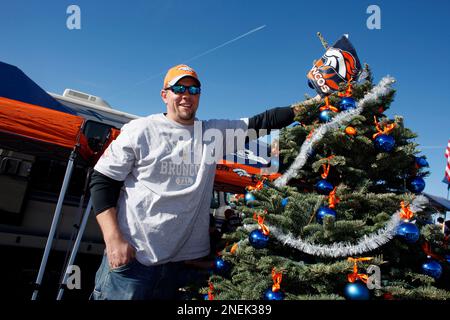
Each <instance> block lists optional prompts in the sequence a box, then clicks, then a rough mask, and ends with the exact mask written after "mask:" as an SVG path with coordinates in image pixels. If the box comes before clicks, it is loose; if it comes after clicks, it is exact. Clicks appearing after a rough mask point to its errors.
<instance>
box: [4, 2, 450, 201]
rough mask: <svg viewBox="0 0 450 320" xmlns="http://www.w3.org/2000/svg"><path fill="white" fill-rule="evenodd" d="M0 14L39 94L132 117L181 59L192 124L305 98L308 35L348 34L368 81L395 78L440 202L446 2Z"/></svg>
mask: <svg viewBox="0 0 450 320" xmlns="http://www.w3.org/2000/svg"><path fill="white" fill-rule="evenodd" d="M71 4H75V5H78V6H79V7H80V9H81V30H69V29H68V28H67V27H66V20H67V18H68V16H69V15H68V14H67V13H66V9H67V7H68V6H69V5H71ZM372 4H376V5H378V6H379V7H380V9H381V29H380V30H369V29H368V28H367V26H366V20H367V19H368V17H369V14H367V13H366V9H367V7H368V6H369V5H372ZM0 8H1V9H0V35H1V39H2V44H1V46H0V48H1V50H0V60H1V61H3V62H6V63H10V64H13V65H16V66H18V67H19V68H21V69H22V70H23V71H24V72H25V73H27V74H28V75H29V76H30V77H31V78H32V79H33V80H35V81H36V82H37V83H38V84H39V85H41V86H42V87H43V88H44V89H45V90H47V91H50V92H55V93H59V94H61V93H62V92H63V90H64V89H65V88H73V89H77V90H80V91H83V92H88V93H91V94H94V95H97V96H100V97H102V98H104V99H105V100H106V101H108V102H109V103H110V104H111V105H112V106H113V107H114V108H117V109H120V110H123V111H126V112H129V113H133V114H137V115H141V116H144V115H147V114H151V113H156V112H161V111H163V110H164V109H165V106H164V105H163V103H162V101H161V99H160V97H159V90H160V88H161V86H162V78H163V76H164V73H165V71H166V70H167V69H168V68H169V67H171V66H173V65H175V64H178V63H183V62H186V61H188V60H189V64H190V65H191V66H192V67H193V68H194V69H196V71H197V72H198V73H199V75H200V77H201V80H202V87H203V92H202V98H201V103H200V109H199V113H198V116H199V118H203V119H207V118H240V117H246V116H251V115H254V114H256V113H259V112H262V111H264V110H265V109H267V108H271V107H277V106H285V105H289V104H292V103H294V102H297V101H300V100H303V97H304V94H305V93H308V94H311V95H312V94H314V92H313V91H312V90H311V89H309V88H308V87H307V85H306V77H305V74H306V73H307V71H308V70H309V69H310V68H311V64H312V61H313V60H314V59H316V58H318V57H320V56H321V55H322V53H323V49H322V47H321V44H320V41H319V40H318V38H317V37H316V32H317V31H320V32H322V34H323V35H324V37H325V38H326V39H327V40H328V42H330V43H332V42H334V41H335V40H336V39H337V38H339V37H340V36H341V35H342V34H344V33H348V34H349V35H350V40H351V41H352V43H353V44H354V46H355V47H356V49H357V51H358V55H359V57H360V59H361V60H362V61H363V62H367V63H369V64H370V65H371V67H372V70H373V72H374V76H375V80H376V81H379V80H380V79H381V77H383V76H384V75H387V74H389V75H392V76H394V77H395V78H396V79H397V84H396V89H397V90H398V91H397V96H396V100H395V101H394V103H393V104H392V106H391V109H390V110H389V112H388V115H389V116H391V117H393V116H394V115H402V116H403V117H404V118H405V125H406V126H407V127H409V128H411V129H412V130H413V131H414V132H416V133H417V134H418V135H419V137H418V138H417V142H418V143H419V144H420V145H421V150H422V151H423V152H422V153H423V154H424V155H426V156H427V157H428V160H429V163H430V165H431V172H432V173H431V176H430V177H428V178H427V180H426V182H427V187H426V189H425V191H426V192H429V193H432V194H435V195H439V196H444V197H445V196H446V195H447V190H446V186H445V185H444V184H443V183H442V182H441V180H442V178H443V175H444V167H445V158H444V151H445V147H446V145H447V141H448V139H450V126H449V124H448V123H449V120H450V108H449V101H450V97H449V96H450V90H449V89H450V80H449V77H448V75H449V74H450V63H449V61H448V56H449V52H450V40H449V39H450V31H449V30H450V29H449V28H448V27H447V26H446V24H447V21H448V19H449V15H448V13H449V12H450V2H449V1H446V0H434V1H414V2H412V1H377V2H367V1H356V0H353V1H345V2H337V1H328V0H326V1H325V0H324V1H320V2H314V1H250V0H249V1H237V0H227V1H206V0H204V1H200V0H191V1H179V0H161V1H160V0H155V1H137V0H130V1H112V0H108V1H106V0H101V1H92V0H89V1H88V0H72V1H63V0H59V1H37V0H28V1H25V0H17V1H5V0H1V5H0ZM262 26H265V27H263V28H260V29H259V30H258V31H255V32H253V33H251V34H249V35H247V36H245V37H242V38H240V39H238V40H236V41H233V42H231V43H228V44H227V45H224V46H222V47H220V48H219V49H217V50H213V51H211V52H209V53H207V52H208V51H209V50H211V49H213V48H216V47H218V46H220V45H222V44H225V43H227V42H228V41H230V40H233V39H236V38H237V37H239V36H242V35H244V34H245V33H247V32H249V31H251V30H254V29H255V28H258V27H262ZM203 53H206V54H203ZM199 55H200V57H198V58H195V57H197V56H199ZM192 58H195V59H192Z"/></svg>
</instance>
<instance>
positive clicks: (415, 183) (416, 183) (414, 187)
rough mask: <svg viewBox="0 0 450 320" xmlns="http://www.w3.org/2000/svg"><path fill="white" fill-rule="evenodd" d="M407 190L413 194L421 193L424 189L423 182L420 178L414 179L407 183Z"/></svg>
mask: <svg viewBox="0 0 450 320" xmlns="http://www.w3.org/2000/svg"><path fill="white" fill-rule="evenodd" d="M408 189H409V191H411V192H414V193H416V194H417V193H421V192H422V191H423V189H425V180H423V178H422V177H415V178H414V179H412V180H411V181H409V183H408Z"/></svg>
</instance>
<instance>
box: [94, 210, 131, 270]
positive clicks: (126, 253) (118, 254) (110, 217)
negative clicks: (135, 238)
mask: <svg viewBox="0 0 450 320" xmlns="http://www.w3.org/2000/svg"><path fill="white" fill-rule="evenodd" d="M97 221H98V224H99V226H100V229H101V230H102V233H103V239H104V240H105V244H106V255H107V256H108V261H109V265H110V267H111V268H113V269H114V268H118V267H120V266H123V265H124V264H127V263H128V262H130V261H131V259H133V258H134V257H135V255H136V250H135V249H134V248H133V247H132V246H131V245H130V244H129V243H128V242H127V241H126V240H125V239H124V238H123V236H122V232H121V231H120V228H119V224H118V223H117V212H116V208H109V209H106V210H105V211H103V212H101V213H99V214H98V215H97Z"/></svg>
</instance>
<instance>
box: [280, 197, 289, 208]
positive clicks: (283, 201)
mask: <svg viewBox="0 0 450 320" xmlns="http://www.w3.org/2000/svg"><path fill="white" fill-rule="evenodd" d="M288 202H289V198H284V199H282V200H281V206H282V207H283V208H284V207H286V205H287V204H288Z"/></svg>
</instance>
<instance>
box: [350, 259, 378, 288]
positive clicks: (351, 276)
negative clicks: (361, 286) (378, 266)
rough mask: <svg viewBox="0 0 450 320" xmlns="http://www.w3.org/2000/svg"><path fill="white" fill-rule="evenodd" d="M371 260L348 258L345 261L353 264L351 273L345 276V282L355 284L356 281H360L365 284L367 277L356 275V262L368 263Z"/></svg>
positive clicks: (360, 274) (365, 275)
mask: <svg viewBox="0 0 450 320" xmlns="http://www.w3.org/2000/svg"><path fill="white" fill-rule="evenodd" d="M372 259H373V258H370V257H366V258H352V257H349V258H348V259H347V260H348V261H349V262H353V273H351V274H349V275H347V280H348V281H349V282H351V283H353V282H355V281H356V280H358V279H359V280H361V281H362V282H364V283H367V280H368V279H369V276H368V275H367V274H364V273H358V262H360V261H370V260H372Z"/></svg>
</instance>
